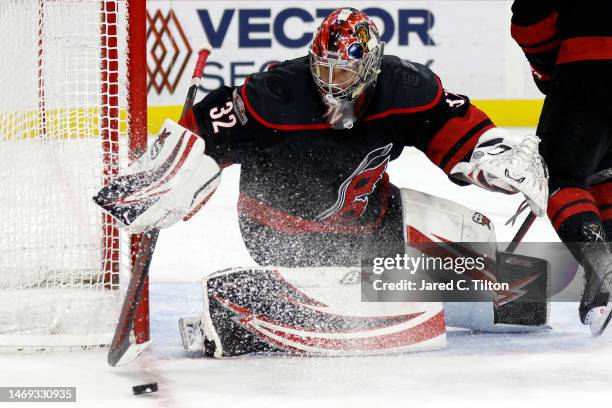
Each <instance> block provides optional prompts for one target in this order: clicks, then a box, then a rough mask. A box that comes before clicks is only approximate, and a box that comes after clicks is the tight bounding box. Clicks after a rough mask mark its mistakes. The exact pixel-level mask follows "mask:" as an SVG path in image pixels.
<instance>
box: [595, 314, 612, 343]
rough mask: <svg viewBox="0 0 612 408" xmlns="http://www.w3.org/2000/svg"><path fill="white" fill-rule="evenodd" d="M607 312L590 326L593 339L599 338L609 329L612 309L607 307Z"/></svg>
mask: <svg viewBox="0 0 612 408" xmlns="http://www.w3.org/2000/svg"><path fill="white" fill-rule="evenodd" d="M604 309H605V311H603V313H602V314H601V315H600V316H599V317H598V319H596V321H594V322H592V323H591V324H590V327H591V335H592V336H593V337H599V336H601V335H602V334H603V332H604V331H605V330H606V328H607V327H608V324H609V323H610V320H611V319H612V308H610V307H606V308H604Z"/></svg>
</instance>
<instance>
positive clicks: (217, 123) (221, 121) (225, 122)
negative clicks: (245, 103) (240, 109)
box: [209, 101, 236, 133]
mask: <svg viewBox="0 0 612 408" xmlns="http://www.w3.org/2000/svg"><path fill="white" fill-rule="evenodd" d="M233 110H234V104H233V103H232V102H231V101H228V102H227V103H226V104H225V106H224V107H222V108H219V107H214V108H212V109H211V110H210V114H209V115H210V118H211V119H213V122H212V127H213V132H214V133H219V128H222V127H224V128H231V127H232V126H234V125H235V124H236V115H234V114H233V113H232V112H233Z"/></svg>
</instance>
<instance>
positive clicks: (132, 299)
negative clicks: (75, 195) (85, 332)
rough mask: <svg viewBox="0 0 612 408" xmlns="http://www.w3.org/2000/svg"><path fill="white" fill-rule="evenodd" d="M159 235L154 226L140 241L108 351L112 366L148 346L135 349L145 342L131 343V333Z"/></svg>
mask: <svg viewBox="0 0 612 408" xmlns="http://www.w3.org/2000/svg"><path fill="white" fill-rule="evenodd" d="M158 235H159V229H156V228H154V229H152V230H149V231H147V232H145V233H144V234H143V236H142V240H141V241H140V248H139V250H138V255H137V256H136V260H135V262H134V268H133V270H132V276H131V277H130V283H129V285H128V289H127V293H126V295H125V299H124V300H123V305H122V307H121V314H120V315H119V321H118V322H117V327H116V328H115V335H114V337H113V341H112V343H111V347H110V350H109V351H108V358H107V361H108V364H109V365H110V366H111V367H115V366H116V365H117V364H118V363H119V362H120V361H125V362H129V361H131V360H133V359H134V358H136V357H138V354H139V353H140V352H142V351H143V350H144V349H145V348H146V346H144V347H142V348H140V347H137V350H136V349H134V347H135V346H140V344H145V343H140V344H133V343H131V342H130V333H132V332H133V330H134V321H135V319H136V313H137V310H138V305H139V304H140V300H141V298H142V291H143V288H144V286H145V282H146V279H147V275H148V274H149V265H150V264H151V259H152V257H153V251H154V250H155V244H156V242H157V237H158ZM136 351H138V352H137V353H136ZM126 353H130V354H131V356H133V357H132V358H131V360H128V359H127V358H126V359H124V357H123V356H124V354H126Z"/></svg>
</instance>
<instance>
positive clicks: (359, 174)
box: [317, 143, 393, 221]
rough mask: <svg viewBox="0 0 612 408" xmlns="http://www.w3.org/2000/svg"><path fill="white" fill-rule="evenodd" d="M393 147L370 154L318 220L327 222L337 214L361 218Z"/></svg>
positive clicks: (385, 147) (390, 144)
mask: <svg viewBox="0 0 612 408" xmlns="http://www.w3.org/2000/svg"><path fill="white" fill-rule="evenodd" d="M392 147H393V143H389V144H388V145H386V146H383V147H379V148H378V149H374V150H372V151H371V152H370V153H368V154H367V155H366V157H365V158H364V159H363V160H362V161H361V163H360V164H359V166H358V167H357V169H356V170H355V171H354V172H353V174H351V175H350V176H349V178H347V179H346V180H345V181H344V182H343V183H342V185H341V186H340V188H339V189H338V199H337V200H336V202H335V204H334V205H333V206H332V207H330V208H328V209H327V210H325V211H323V212H322V213H321V214H319V215H318V216H317V220H319V221H321V220H325V219H327V218H330V217H332V216H333V215H335V214H339V215H345V214H350V215H351V216H353V217H355V218H359V217H361V216H362V215H363V213H364V212H365V210H366V208H367V206H368V195H369V194H371V193H372V192H373V191H374V188H375V187H376V183H378V181H379V180H380V179H381V178H382V177H383V175H384V174H385V171H386V170H387V165H388V164H389V160H390V156H389V153H390V152H391V148H392Z"/></svg>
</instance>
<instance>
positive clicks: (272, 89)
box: [241, 57, 327, 130]
mask: <svg viewBox="0 0 612 408" xmlns="http://www.w3.org/2000/svg"><path fill="white" fill-rule="evenodd" d="M241 96H242V99H243V100H244V103H245V105H246V108H247V110H248V112H249V113H250V114H251V116H253V117H254V118H255V119H256V120H257V121H258V122H260V123H261V124H262V125H264V126H266V127H271V128H276V129H284V130H286V129H290V128H300V127H315V128H316V127H317V126H320V127H321V128H326V127H327V125H326V123H325V121H324V119H323V113H324V112H323V111H322V107H321V104H320V102H319V96H318V93H317V90H316V87H315V85H314V83H313V81H312V79H311V74H310V67H309V62H308V58H307V57H301V58H296V59H293V60H289V61H285V62H282V63H280V64H277V65H274V66H273V67H271V68H270V69H269V70H268V71H266V72H259V73H255V74H252V75H250V76H249V77H248V79H247V80H246V82H245V84H244V85H243V87H242V89H241Z"/></svg>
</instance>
